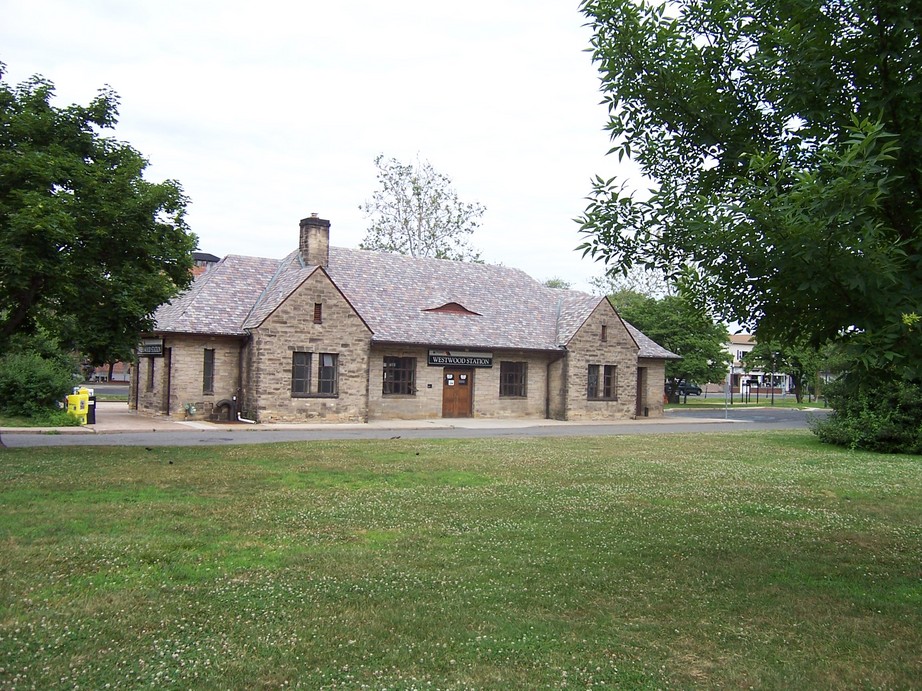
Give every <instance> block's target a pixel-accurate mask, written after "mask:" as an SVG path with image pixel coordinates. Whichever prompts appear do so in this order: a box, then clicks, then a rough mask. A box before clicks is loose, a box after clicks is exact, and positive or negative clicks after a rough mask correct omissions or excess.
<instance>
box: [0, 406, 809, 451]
mask: <svg viewBox="0 0 922 691" xmlns="http://www.w3.org/2000/svg"><path fill="white" fill-rule="evenodd" d="M823 414H825V411H822V410H820V411H813V412H803V411H798V410H791V409H784V408H775V409H770V408H761V409H752V408H749V409H739V408H738V409H736V410H734V409H730V410H729V411H727V417H726V418H724V411H723V409H720V410H719V411H709V410H676V411H670V412H669V413H668V414H667V416H666V418H665V419H664V420H643V421H637V422H629V421H628V422H617V423H612V424H581V423H572V422H569V423H562V422H555V421H543V420H535V421H522V420H515V421H502V420H480V419H477V420H470V421H458V422H457V425H456V426H444V421H438V422H439V426H437V427H433V426H429V427H427V426H426V423H425V422H424V421H423V422H414V423H409V422H407V423H394V424H393V425H389V424H388V423H373V424H370V425H312V426H310V427H309V428H296V427H285V426H277V427H272V428H271V429H268V428H267V427H268V426H265V427H264V426H260V427H249V426H234V427H223V428H218V429H208V428H204V427H205V426H202V427H203V428H201V429H199V428H194V427H185V426H182V425H181V424H179V423H170V424H169V427H167V428H164V429H160V430H158V431H150V430H147V431H140V430H138V431H132V430H129V429H126V430H120V431H119V432H117V433H109V434H106V433H101V434H93V433H88V434H54V433H52V434H48V433H40V434H35V433H25V434H23V433H18V434H3V436H2V438H3V442H4V443H5V444H6V445H7V446H9V447H33V446H211V445H218V444H265V443H271V442H292V441H315V440H332V439H390V438H395V437H400V438H403V439H476V438H486V437H507V438H508V437H566V436H616V435H624V434H631V435H633V434H678V433H707V432H738V431H753V430H779V429H803V428H806V427H807V426H808V420H809V418H810V417H811V416H814V415H823Z"/></svg>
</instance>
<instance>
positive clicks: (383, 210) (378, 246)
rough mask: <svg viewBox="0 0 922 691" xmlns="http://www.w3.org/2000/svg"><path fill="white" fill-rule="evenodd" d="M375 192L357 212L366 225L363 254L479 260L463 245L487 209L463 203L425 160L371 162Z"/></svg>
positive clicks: (477, 253)
mask: <svg viewBox="0 0 922 691" xmlns="http://www.w3.org/2000/svg"><path fill="white" fill-rule="evenodd" d="M375 166H376V167H377V168H378V182H379V183H380V189H378V190H377V191H376V192H375V193H374V195H373V196H372V198H371V200H370V201H366V202H365V203H364V204H362V205H361V206H360V207H359V208H360V209H361V210H362V211H364V212H365V214H366V216H368V217H369V219H370V221H371V224H370V225H369V227H368V232H367V233H366V235H365V238H364V239H363V240H362V242H361V247H362V249H370V250H379V251H382V252H394V253H397V254H407V255H410V256H411V257H436V258H438V259H456V260H460V261H478V260H479V258H480V253H479V252H478V251H476V250H474V249H473V248H472V247H471V246H470V245H469V244H468V238H469V236H470V235H471V234H472V233H473V232H474V230H476V229H477V228H478V227H479V225H480V218H481V217H482V216H483V213H484V211H485V210H486V209H485V208H484V207H483V206H481V205H480V204H478V203H476V202H473V203H468V202H462V201H461V200H460V199H459V198H458V194H457V192H455V190H454V188H453V187H452V186H451V179H450V178H449V177H448V176H447V175H444V174H443V173H439V172H438V171H436V170H435V169H434V168H433V167H432V164H430V163H429V162H428V161H420V160H419V159H417V161H416V164H415V165H414V164H412V163H410V164H405V163H401V162H400V161H398V160H397V159H395V158H390V159H385V158H384V156H383V155H382V156H378V157H377V158H376V159H375Z"/></svg>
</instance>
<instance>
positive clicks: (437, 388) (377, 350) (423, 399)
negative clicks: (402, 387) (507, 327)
mask: <svg viewBox="0 0 922 691" xmlns="http://www.w3.org/2000/svg"><path fill="white" fill-rule="evenodd" d="M491 352H493V366H492V367H476V368H473V369H472V379H473V387H474V391H473V416H474V417H490V418H510V417H525V418H544V417H546V413H547V381H548V378H547V374H548V363H550V362H552V361H553V360H555V359H557V358H559V356H555V355H542V354H535V353H527V352H521V351H491ZM428 355H429V350H428V348H420V347H406V348H401V347H399V346H374V347H373V348H372V352H371V360H370V376H369V382H370V383H369V390H368V417H369V419H372V420H375V419H379V420H387V419H398V420H414V419H426V418H437V417H441V415H442V387H443V382H442V374H443V372H444V368H443V367H429V366H428V365H427V362H428ZM385 357H413V358H416V392H415V393H414V394H412V395H392V394H389V395H384V392H383V389H384V374H383V373H384V358H385ZM503 361H508V362H524V363H526V383H525V396H524V397H521V398H519V397H505V396H504V397H500V395H499V381H500V370H501V366H500V363H501V362H503ZM552 367H553V365H552ZM558 379H559V377H558Z"/></svg>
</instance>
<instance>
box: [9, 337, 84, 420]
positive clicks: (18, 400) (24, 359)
mask: <svg viewBox="0 0 922 691" xmlns="http://www.w3.org/2000/svg"><path fill="white" fill-rule="evenodd" d="M75 372H76V368H75V366H74V363H73V362H71V361H69V360H66V359H64V358H61V357H58V356H55V357H51V358H48V357H42V355H40V354H39V353H37V352H35V351H24V352H15V353H8V354H7V355H5V356H3V357H2V358H0V413H2V414H4V415H8V416H23V417H42V416H45V415H47V414H48V412H49V411H52V410H57V408H58V405H59V403H61V402H62V401H63V400H64V397H65V396H66V395H67V394H69V393H70V392H71V390H72V388H73V386H74V374H75Z"/></svg>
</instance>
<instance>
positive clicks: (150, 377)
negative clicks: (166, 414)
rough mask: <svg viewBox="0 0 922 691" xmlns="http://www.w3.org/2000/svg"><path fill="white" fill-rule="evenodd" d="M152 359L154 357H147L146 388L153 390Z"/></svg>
mask: <svg viewBox="0 0 922 691" xmlns="http://www.w3.org/2000/svg"><path fill="white" fill-rule="evenodd" d="M154 360H156V358H152V357H149V358H147V390H148V391H153V390H154Z"/></svg>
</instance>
